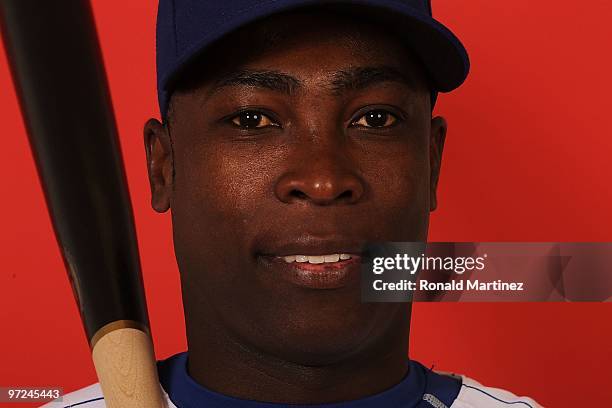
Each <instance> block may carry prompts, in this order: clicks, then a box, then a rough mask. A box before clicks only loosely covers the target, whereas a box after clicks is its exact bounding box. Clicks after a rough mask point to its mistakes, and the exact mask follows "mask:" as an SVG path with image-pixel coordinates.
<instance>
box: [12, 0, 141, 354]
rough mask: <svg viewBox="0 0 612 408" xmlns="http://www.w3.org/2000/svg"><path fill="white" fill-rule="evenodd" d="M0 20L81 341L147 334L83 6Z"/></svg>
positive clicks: (102, 82) (90, 24) (102, 81)
mask: <svg viewBox="0 0 612 408" xmlns="http://www.w3.org/2000/svg"><path fill="white" fill-rule="evenodd" d="M0 17H1V21H0V22H1V26H2V37H3V40H4V44H5V48H6V51H7V55H8V57H9V63H10V66H11V72H12V75H13V79H14V82H15V85H16V89H17V93H18V96H19V101H20V105H21V110H22V113H23V116H24V118H25V122H26V127H27V130H28V134H29V139H30V145H31V148H32V151H33V154H34V158H35V160H36V165H37V168H38V173H39V176H40V178H41V181H42V185H43V188H44V192H45V197H46V200H47V206H48V208H49V211H50V214H51V219H52V221H53V226H54V229H55V233H56V237H57V239H58V242H59V245H60V248H61V251H62V254H63V257H64V262H65V264H66V268H67V270H68V274H69V276H70V279H71V281H72V286H73V289H74V291H75V296H76V299H77V302H78V306H79V308H80V311H81V314H82V318H83V322H84V326H85V330H86V332H87V336H88V339H89V340H90V342H92V343H93V342H95V340H96V338H95V336H96V333H98V332H99V331H100V329H101V328H103V327H105V326H107V325H109V324H111V323H113V322H118V321H119V323H118V324H119V325H123V327H133V328H139V329H141V330H144V331H147V330H148V319H147V310H146V303H145V297H144V291H143V286H142V278H141V273H140V263H139V257H138V248H137V244H136V238H135V231H134V223H133V217H132V209H131V204H130V200H129V194H128V191H127V187H126V181H125V174H124V170H123V166H122V160H121V154H120V146H119V142H118V138H117V130H116V124H115V119H114V115H113V111H112V107H111V103H110V96H109V92H108V86H107V82H106V76H105V72H104V68H103V64H102V56H101V52H100V47H99V45H98V40H97V34H96V29H95V24H94V19H93V14H92V10H91V6H90V4H89V2H88V1H86V0H62V1H40V0H1V1H0ZM5 137H10V135H5ZM39 272H40V273H45V271H39ZM111 326H112V324H111ZM107 328H109V327H108V326H107ZM110 329H112V328H110ZM102 331H107V330H106V329H105V330H102ZM102 334H103V333H102ZM98 335H100V333H98ZM96 337H97V336H96Z"/></svg>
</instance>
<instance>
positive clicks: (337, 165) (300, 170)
mask: <svg viewBox="0 0 612 408" xmlns="http://www.w3.org/2000/svg"><path fill="white" fill-rule="evenodd" d="M318 153H319V154H318V155H317V156H316V158H315V159H312V156H310V157H311V159H307V158H303V157H301V158H298V157H295V158H294V160H292V163H293V164H292V165H291V166H289V168H288V169H287V171H286V172H284V173H283V174H282V175H281V176H280V178H279V179H278V181H277V183H276V186H275V194H276V197H277V198H278V199H279V200H280V201H282V202H284V203H296V202H306V203H311V204H314V205H323V206H325V205H339V204H356V203H357V202H359V201H360V200H361V199H362V197H363V194H364V190H365V186H364V182H363V179H362V178H361V177H360V176H359V175H358V174H357V172H356V169H354V168H352V166H351V165H350V164H349V163H347V162H348V160H347V159H343V158H342V157H339V156H340V155H334V154H328V155H325V156H323V155H321V152H320V151H319V152H318Z"/></svg>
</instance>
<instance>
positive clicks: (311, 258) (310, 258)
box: [283, 254, 351, 264]
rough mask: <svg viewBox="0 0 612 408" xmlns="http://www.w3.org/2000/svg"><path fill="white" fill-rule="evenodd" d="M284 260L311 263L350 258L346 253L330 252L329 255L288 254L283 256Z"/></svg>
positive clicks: (332, 261) (331, 261)
mask: <svg viewBox="0 0 612 408" xmlns="http://www.w3.org/2000/svg"><path fill="white" fill-rule="evenodd" d="M283 259H284V260H285V262H287V263H293V262H299V263H305V262H308V263H311V264H322V263H334V262H338V261H346V260H347V259H351V256H350V255H348V254H331V255H289V256H285V257H283Z"/></svg>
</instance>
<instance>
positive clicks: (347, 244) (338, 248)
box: [257, 235, 364, 289]
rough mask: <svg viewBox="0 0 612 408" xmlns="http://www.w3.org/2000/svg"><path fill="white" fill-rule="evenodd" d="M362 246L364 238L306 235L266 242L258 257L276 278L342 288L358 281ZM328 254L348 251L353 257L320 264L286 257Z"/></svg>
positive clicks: (311, 287)
mask: <svg viewBox="0 0 612 408" xmlns="http://www.w3.org/2000/svg"><path fill="white" fill-rule="evenodd" d="M363 249H364V244H363V242H362V241H357V240H352V239H346V238H343V237H332V238H318V237H315V236H310V235H304V236H301V237H299V238H298V239H295V240H294V241H292V242H278V241H277V242H274V243H267V244H266V245H265V248H262V249H261V250H260V251H258V253H257V258H258V259H259V260H260V262H261V263H263V264H264V266H265V267H266V269H267V271H268V272H269V273H271V274H272V277H273V278H275V279H281V280H283V281H286V282H289V283H291V284H293V285H297V286H300V287H303V288H309V289H339V288H343V287H346V286H352V285H355V284H358V283H359V280H360V273H359V272H360V264H361V260H362V257H363ZM329 254H348V255H350V256H351V258H350V259H347V260H343V261H338V262H330V263H321V264H311V263H308V262H303V263H302V262H292V263H287V262H285V260H284V257H285V256H290V255H310V256H316V255H329Z"/></svg>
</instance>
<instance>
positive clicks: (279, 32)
mask: <svg viewBox="0 0 612 408" xmlns="http://www.w3.org/2000/svg"><path fill="white" fill-rule="evenodd" d="M378 66H385V67H390V68H392V69H393V70H395V71H397V72H401V73H403V74H404V75H405V76H406V77H407V78H411V79H412V80H413V81H412V82H414V83H415V87H422V88H426V86H425V82H426V81H425V75H424V73H423V70H422V69H421V66H420V64H419V63H418V61H417V60H416V59H415V58H414V57H413V55H412V53H411V52H410V50H408V49H407V48H406V47H405V46H404V44H403V43H402V42H401V41H400V40H399V37H397V36H395V35H393V34H392V33H390V32H387V31H386V30H385V28H384V27H382V26H380V25H377V24H374V23H370V22H368V21H366V20H364V19H363V18H359V17H356V16H347V15H345V14H339V13H338V12H332V11H327V10H301V11H297V12H292V13H286V14H280V15H275V16H273V17H270V18H267V19H265V20H262V21H259V22H257V23H255V24H252V25H249V26H246V27H244V28H242V29H240V30H238V31H236V32H235V33H233V34H232V35H230V36H227V37H226V38H224V39H223V40H222V41H220V42H218V43H216V44H215V45H214V46H212V47H211V48H209V49H208V50H207V51H206V52H204V53H203V54H202V55H201V56H200V57H199V58H198V59H197V60H195V61H194V62H193V63H192V64H191V65H190V67H189V68H188V69H187V70H186V71H185V72H183V73H182V74H181V75H180V76H179V82H178V84H177V90H179V91H181V90H185V89H193V88H194V87H195V86H197V85H201V84H202V83H205V82H214V81H215V80H216V79H219V78H223V77H225V76H227V74H228V73H231V72H235V71H241V70H244V69H252V70H266V71H277V72H285V73H289V74H291V76H293V77H295V78H297V79H299V80H300V81H302V83H304V84H305V85H309V84H312V85H317V84H321V83H323V82H330V81H333V79H334V75H335V74H336V73H338V72H341V71H350V70H354V69H356V68H359V67H378ZM421 85H422V86H421Z"/></svg>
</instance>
